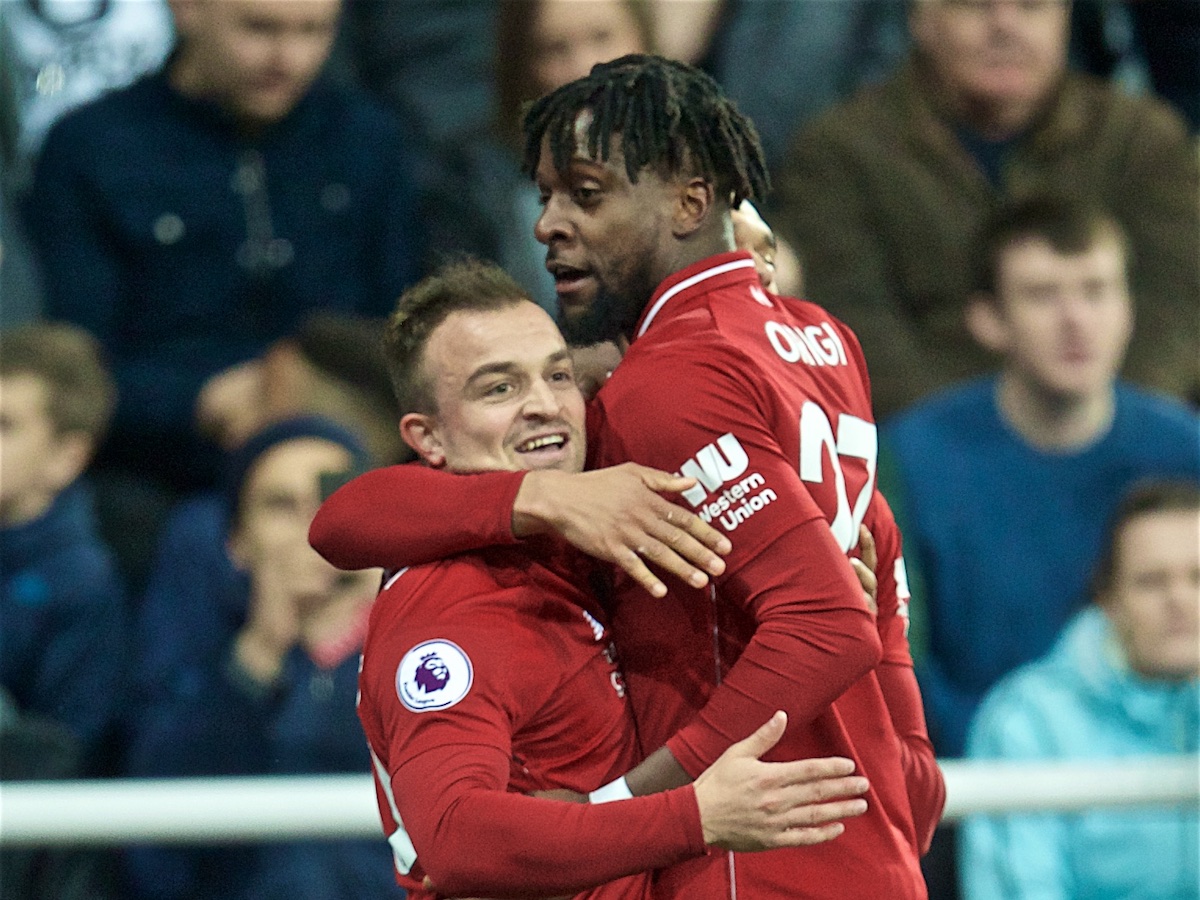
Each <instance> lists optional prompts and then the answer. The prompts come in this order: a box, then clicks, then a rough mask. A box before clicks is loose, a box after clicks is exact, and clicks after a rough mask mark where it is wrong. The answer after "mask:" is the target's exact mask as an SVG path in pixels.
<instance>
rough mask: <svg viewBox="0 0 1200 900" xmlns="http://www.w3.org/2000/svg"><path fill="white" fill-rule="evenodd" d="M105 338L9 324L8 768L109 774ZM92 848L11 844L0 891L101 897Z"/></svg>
mask: <svg viewBox="0 0 1200 900" xmlns="http://www.w3.org/2000/svg"><path fill="white" fill-rule="evenodd" d="M113 401H114V392H113V384H112V380H111V378H110V377H109V374H108V372H107V371H106V370H105V367H104V365H103V362H102V360H101V357H100V352H99V348H98V347H97V346H96V344H95V342H94V341H93V340H92V339H91V338H90V336H88V335H87V334H85V333H83V332H81V331H79V330H78V329H75V328H73V327H71V326H67V325H59V324H46V323H43V324H36V325H26V326H23V327H21V328H16V329H12V330H8V331H4V332H0V622H2V623H3V634H2V640H0V698H2V701H3V702H2V706H3V710H2V712H0V778H3V779H22V780H23V779H50V778H72V777H76V778H78V777H85V776H97V775H105V774H111V773H112V770H113V759H112V756H113V752H114V749H115V739H116V736H117V735H116V725H117V720H118V714H119V712H120V711H121V709H122V705H123V703H124V702H125V699H126V692H125V686H126V682H125V674H126V673H125V671H124V661H125V659H126V658H127V645H128V641H129V634H128V627H127V618H126V608H125V591H124V587H123V585H122V584H121V581H120V579H119V578H118V575H117V570H116V566H115V564H114V562H113V560H112V558H111V555H110V554H109V551H108V549H107V548H106V547H105V546H104V545H103V544H102V543H101V541H100V540H99V538H98V537H97V535H96V525H95V521H94V519H93V515H92V510H91V495H90V493H89V491H88V488H87V487H86V486H85V484H84V483H83V482H82V481H81V480H80V476H81V475H82V473H83V472H84V470H85V469H86V467H87V465H88V462H89V461H90V459H91V457H92V452H93V450H94V449H95V446H96V443H97V441H99V440H100V437H101V435H102V434H103V432H104V429H105V427H106V425H107V422H108V418H109V415H110V414H111V411H112V406H113ZM100 863H101V859H100V858H99V857H97V856H95V855H93V854H78V853H62V852H43V851H16V852H14V851H5V853H4V854H3V856H2V857H0V867H2V868H3V872H4V876H3V886H2V895H3V896H4V897H5V898H14V900H15V898H18V897H19V898H22V900H43V898H45V900H51V898H53V900H84V898H86V900H95V898H97V897H99V896H101V895H102V891H103V889H102V888H101V886H100V882H99V880H98V879H99V878H100V877H101V871H102V869H101V866H100Z"/></svg>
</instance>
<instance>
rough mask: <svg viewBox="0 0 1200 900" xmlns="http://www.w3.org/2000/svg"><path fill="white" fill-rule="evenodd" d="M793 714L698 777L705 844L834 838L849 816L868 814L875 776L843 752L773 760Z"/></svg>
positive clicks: (730, 846) (770, 844)
mask: <svg viewBox="0 0 1200 900" xmlns="http://www.w3.org/2000/svg"><path fill="white" fill-rule="evenodd" d="M786 727H787V715H786V713H783V712H777V713H775V715H774V716H772V717H771V719H770V720H769V721H768V722H767V723H766V724H765V725H763V726H762V727H761V728H759V729H758V731H756V732H754V734H752V735H750V737H748V738H746V739H745V740H743V741H739V742H738V743H736V744H734V745H733V746H731V747H730V748H729V749H728V750H726V751H725V752H724V753H722V754H721V756H720V757H719V758H718V759H717V761H716V762H714V763H713V764H712V765H711V766H709V767H708V768H707V769H705V770H704V771H703V772H701V773H700V777H699V778H697V779H696V781H695V786H696V787H695V789H696V802H697V804H698V805H699V807H700V824H701V827H703V829H704V840H705V843H707V844H710V845H715V846H718V847H723V848H724V849H726V850H739V851H750V850H769V849H772V848H775V847H807V846H811V845H813V844H821V843H824V842H825V841H830V840H833V839H834V838H835V837H837V836H838V835H839V834H841V833H842V832H843V831H844V830H845V827H846V826H845V825H843V824H842V822H841V821H840V820H841V819H847V818H852V817H854V816H860V815H862V814H863V813H864V812H866V809H867V801H866V800H864V799H862V798H861V797H859V795H860V794H863V793H865V792H866V790H867V786H868V785H867V779H866V778H863V777H861V776H856V775H853V774H852V773H853V772H854V762H853V760H849V759H843V758H841V757H828V758H824V759H804V760H797V761H793V762H777V763H765V762H762V761H760V759H759V757H761V756H762V755H763V754H764V753H766V752H767V751H768V750H770V749H771V748H772V747H774V746H775V744H776V743H778V741H779V739H780V738H781V737H782V736H783V732H784V729H785V728H786Z"/></svg>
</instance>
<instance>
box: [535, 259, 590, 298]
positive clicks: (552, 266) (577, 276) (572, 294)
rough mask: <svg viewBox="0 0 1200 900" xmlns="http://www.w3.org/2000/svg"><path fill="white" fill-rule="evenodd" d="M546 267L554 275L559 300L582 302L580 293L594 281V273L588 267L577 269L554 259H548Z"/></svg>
mask: <svg viewBox="0 0 1200 900" xmlns="http://www.w3.org/2000/svg"><path fill="white" fill-rule="evenodd" d="M546 269H547V270H548V271H549V272H550V274H551V275H553V276H554V290H555V292H556V293H557V294H558V298H559V300H561V301H562V302H564V303H571V302H580V300H581V299H583V298H581V297H580V294H581V293H582V292H583V291H584V290H585V289H586V288H587V287H588V285H589V283H590V282H591V281H592V273H591V272H590V271H588V270H587V269H577V268H575V267H574V266H567V265H563V264H562V263H559V262H555V261H554V260H547V261H546Z"/></svg>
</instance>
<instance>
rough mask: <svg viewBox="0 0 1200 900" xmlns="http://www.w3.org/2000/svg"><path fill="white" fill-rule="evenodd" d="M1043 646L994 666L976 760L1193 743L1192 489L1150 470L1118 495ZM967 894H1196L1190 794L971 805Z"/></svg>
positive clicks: (1199, 535) (1162, 750)
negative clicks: (1093, 802)
mask: <svg viewBox="0 0 1200 900" xmlns="http://www.w3.org/2000/svg"><path fill="white" fill-rule="evenodd" d="M1093 597H1094V600H1095V605H1093V606H1090V607H1088V608H1085V609H1084V610H1082V611H1081V612H1079V613H1078V614H1077V615H1076V616H1075V618H1074V619H1072V621H1071V623H1070V624H1069V625H1068V627H1067V628H1066V630H1065V631H1064V633H1063V635H1062V637H1061V638H1060V639H1059V641H1058V643H1057V644H1056V645H1055V646H1054V648H1053V649H1052V650H1051V651H1050V652H1049V653H1048V654H1047V655H1046V656H1044V657H1042V658H1041V659H1039V660H1037V661H1035V662H1032V663H1029V664H1027V665H1025V666H1022V667H1021V668H1019V669H1017V670H1016V671H1014V672H1013V673H1012V674H1010V675H1009V676H1007V677H1006V678H1004V679H1002V680H1001V681H1000V682H999V683H998V684H997V685H996V686H995V687H994V688H993V689H992V690H991V691H990V692H989V693H988V695H987V696H986V698H985V699H984V702H983V703H982V705H981V706H980V709H979V713H978V715H977V717H976V718H975V720H974V722H973V723H972V725H971V728H970V731H969V735H968V744H967V751H968V756H969V757H971V758H975V759H1004V760H1010V761H1011V760H1071V759H1076V760H1090V761H1095V760H1102V759H1110V760H1111V759H1115V758H1121V757H1135V756H1140V757H1145V756H1148V755H1156V754H1194V753H1196V752H1197V744H1198V742H1200V680H1198V677H1197V676H1198V675H1200V488H1198V487H1197V486H1196V485H1195V484H1193V483H1188V482H1171V481H1154V482H1146V483H1143V484H1141V485H1138V486H1136V487H1134V488H1133V489H1132V490H1131V491H1130V492H1129V493H1128V494H1127V496H1126V497H1125V499H1124V500H1123V502H1122V505H1121V506H1120V507H1119V508H1118V511H1117V514H1116V517H1115V520H1114V523H1113V525H1112V529H1111V531H1110V533H1109V539H1108V544H1107V548H1106V550H1105V553H1104V555H1103V557H1102V558H1101V562H1100V564H1099V568H1098V571H1097V576H1096V580H1095V585H1094V588H1093ZM960 851H961V856H960V860H959V871H960V873H961V878H962V887H963V895H964V898H965V900H1033V898H1037V900H1060V898H1061V900H1067V898H1088V900H1118V898H1120V900H1185V898H1186V900H1196V898H1197V897H1200V870H1198V867H1197V858H1198V857H1200V811H1198V810H1197V808H1196V804H1195V803H1194V802H1193V803H1191V804H1181V805H1178V806H1148V807H1138V808H1132V809H1111V808H1109V809H1103V808H1094V809H1087V810H1083V811H1081V812H1075V813H1055V812H1039V813H1020V814H1015V815H1009V816H975V817H972V818H970V819H968V820H967V822H966V824H965V825H964V827H963V829H962V836H961V848H960Z"/></svg>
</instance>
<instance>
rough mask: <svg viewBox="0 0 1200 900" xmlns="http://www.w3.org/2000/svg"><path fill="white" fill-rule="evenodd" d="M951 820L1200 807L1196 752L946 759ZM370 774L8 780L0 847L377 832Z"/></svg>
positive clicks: (1, 787)
mask: <svg viewBox="0 0 1200 900" xmlns="http://www.w3.org/2000/svg"><path fill="white" fill-rule="evenodd" d="M941 766H942V771H943V772H944V773H945V776H946V793H947V803H946V814H945V819H947V820H953V819H958V818H961V817H962V816H964V815H967V814H970V813H976V812H1015V811H1027V810H1033V809H1045V810H1064V811H1070V810H1079V809H1083V808H1090V807H1100V806H1105V807H1114V806H1115V807H1120V806H1140V805H1149V804H1187V805H1191V806H1200V757H1196V756H1169V757H1138V758H1131V759H1125V760H1122V761H1120V762H1104V763H1070V764H1043V763H1038V764H1033V763H1030V764H1025V763H999V764H997V763H983V762H964V761H960V760H946V761H944V762H942V763H941ZM380 835H381V832H380V826H379V817H378V813H377V811H376V807H375V791H374V786H373V785H372V782H371V778H370V777H369V776H361V775H337V776H332V775H328V776H316V777H304V778H298V777H286V778H282V777H281V778H244V777H242V778H201V779H170V780H153V781H152V780H114V781H63V782H5V783H3V784H0V846H41V845H51V844H71V845H115V844H130V843H138V842H141V843H174V844H200V843H206V842H219V843H228V842H234V841H263V840H295V839H304V838H346V837H376V836H380Z"/></svg>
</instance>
